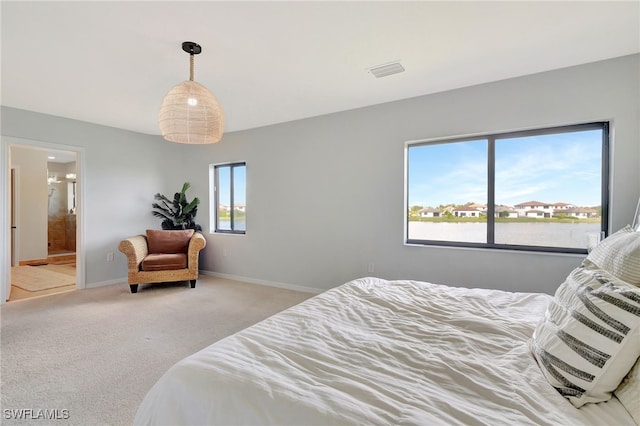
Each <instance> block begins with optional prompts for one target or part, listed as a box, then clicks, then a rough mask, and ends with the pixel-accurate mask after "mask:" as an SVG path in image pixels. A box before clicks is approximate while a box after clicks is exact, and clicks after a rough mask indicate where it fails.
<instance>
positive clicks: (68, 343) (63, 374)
mask: <svg viewBox="0 0 640 426" xmlns="http://www.w3.org/2000/svg"><path fill="white" fill-rule="evenodd" d="M310 296H311V294H309V293H301V292H296V291H291V290H284V289H278V288H272V287H266V286H260V285H253V284H246V283H241V282H236V281H231V280H224V279H220V278H213V277H205V276H201V277H200V279H199V280H198V284H197V286H196V288H195V289H191V288H189V286H188V284H187V283H177V284H161V285H151V286H149V285H147V286H144V285H141V286H140V290H139V291H138V293H137V294H131V293H130V292H129V286H128V285H126V284H124V283H123V284H117V285H110V286H105V287H99V288H95V289H86V290H77V291H72V292H69V293H62V294H56V295H52V296H46V297H40V298H35V299H28V300H24V301H16V302H9V303H7V304H5V305H3V306H2V308H1V320H2V321H1V322H2V328H1V345H0V349H1V351H0V360H1V364H2V365H1V367H2V368H1V376H0V377H1V379H2V388H1V389H0V393H1V394H2V409H3V413H5V412H6V410H18V409H34V410H36V409H42V410H44V409H49V410H52V409H58V410H60V412H62V410H68V417H69V418H68V419H67V420H55V421H51V422H47V421H41V420H40V421H39V420H31V421H25V420H14V419H7V418H6V417H5V416H4V415H3V419H2V424H3V425H24V424H61V425H130V424H131V423H132V421H133V417H134V415H135V412H136V410H137V408H138V405H139V404H140V402H141V401H142V398H143V397H144V395H145V394H146V392H147V391H148V390H149V388H151V386H152V385H153V384H154V383H155V382H156V381H157V380H158V378H160V376H161V375H162V374H163V373H164V372H165V371H166V370H167V369H168V368H169V367H170V366H171V365H173V364H174V363H175V362H177V361H179V360H180V359H182V358H184V357H185V356H188V355H190V354H192V353H193V352H196V351H197V350H200V349H202V348H204V347H206V346H208V345H209V344H211V343H213V342H215V341H216V340H219V339H221V338H223V337H225V336H228V335H230V334H232V333H235V332H236V331H239V330H241V329H243V328H245V327H247V326H249V325H251V324H254V323H256V322H258V321H260V320H262V319H264V318H266V317H268V316H270V315H272V314H274V313H276V312H279V311H281V310H283V309H286V308H288V307H289V306H292V305H294V304H297V303H299V302H301V301H302V300H304V299H306V298H308V297H310Z"/></svg>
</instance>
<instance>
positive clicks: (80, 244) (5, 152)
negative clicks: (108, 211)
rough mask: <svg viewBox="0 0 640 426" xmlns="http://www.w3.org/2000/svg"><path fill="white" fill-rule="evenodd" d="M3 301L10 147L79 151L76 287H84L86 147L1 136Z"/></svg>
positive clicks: (7, 287)
mask: <svg viewBox="0 0 640 426" xmlns="http://www.w3.org/2000/svg"><path fill="white" fill-rule="evenodd" d="M0 142H1V143H0V159H2V161H1V162H0V226H3V227H4V228H3V232H0V283H4V285H0V304H3V303H6V301H7V299H8V298H9V295H10V292H11V232H6V231H5V230H10V229H11V223H10V222H11V211H10V209H11V200H10V198H9V197H10V192H11V191H10V186H11V147H12V146H18V147H27V148H35V149H41V150H48V149H53V150H58V151H70V152H73V153H75V154H76V174H77V180H76V289H82V288H85V285H86V283H85V276H86V271H85V263H86V259H85V252H86V250H85V235H86V232H85V217H84V212H85V198H86V197H85V180H86V178H85V176H86V173H85V148H83V147H78V146H73V145H62V144H55V143H49V142H43V141H37V140H31V139H22V138H16V137H11V136H1V141H0Z"/></svg>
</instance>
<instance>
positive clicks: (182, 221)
mask: <svg viewBox="0 0 640 426" xmlns="http://www.w3.org/2000/svg"><path fill="white" fill-rule="evenodd" d="M190 186H191V184H190V183H189V182H185V183H184V185H182V190H181V191H180V192H176V193H175V194H174V196H173V200H170V199H169V198H167V197H165V196H164V195H162V194H160V193H157V194H156V195H154V197H153V198H155V199H156V200H157V202H155V203H153V204H152V206H153V208H154V209H155V210H153V211H152V212H151V214H153V215H154V216H155V217H159V218H160V219H162V224H161V225H162V229H194V230H196V231H202V227H201V226H200V225H198V224H197V223H196V222H195V217H196V214H197V213H198V204H200V199H198V197H195V198H194V199H193V200H191V201H190V202H189V201H187V196H186V192H187V190H188V189H189V187H190Z"/></svg>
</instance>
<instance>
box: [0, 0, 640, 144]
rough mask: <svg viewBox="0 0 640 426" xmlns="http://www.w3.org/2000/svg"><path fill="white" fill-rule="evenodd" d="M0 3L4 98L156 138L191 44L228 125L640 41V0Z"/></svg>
mask: <svg viewBox="0 0 640 426" xmlns="http://www.w3.org/2000/svg"><path fill="white" fill-rule="evenodd" d="M0 4H1V19H2V27H1V36H2V51H1V54H2V92H1V94H2V98H1V101H2V105H5V106H10V107H15V108H21V109H26V110H31V111H36V112H42V113H47V114H52V115H57V116H62V117H68V118H73V119H78V120H83V121H88V122H93V123H99V124H103V125H107V126H114V127H119V128H124V129H129V130H133V131H138V132H142V133H148V134H159V133H160V131H159V129H158V122H157V120H158V109H159V106H160V102H161V101H162V97H163V96H164V94H165V93H166V92H168V91H169V89H170V88H171V87H172V86H173V85H175V84H178V83H179V82H181V81H184V80H187V79H188V77H189V55H188V54H187V53H185V52H183V51H182V49H181V43H182V42H183V41H186V40H189V41H195V42H197V43H199V44H200V45H201V46H202V50H203V51H202V54H200V55H197V56H196V57H195V80H196V81H198V82H200V83H202V84H204V85H205V86H207V87H208V88H209V89H210V90H211V91H212V92H213V93H214V94H215V95H216V96H217V97H218V99H219V101H220V103H221V104H222V106H223V108H224V110H225V115H226V131H227V132H229V131H236V130H243V129H249V128H254V127H260V126H265V125H270V124H275V123H280V122H285V121H291V120H296V119H301V118H306V117H312V116H317V115H322V114H328V113H332V112H337V111H344V110H349V109H353V108H358V107H363V106H368V105H373V104H378V103H382V102H388V101H393V100H398V99H404V98H409V97H414V96H419V95H424V94H428V93H435V92H441V91H445V90H450V89H454V88H459V87H465V86H469V85H474V84H479V83H485V82H490V81H496V80H501V79H505V78H510V77H515V76H521V75H526V74H532V73H537V72H541V71H546V70H551V69H556V68H562V67H567V66H572V65H577V64H582V63H587V62H593V61H598V60H602V59H607V58H612V57H617V56H623V55H628V54H633V53H637V52H639V51H640V2H638V1H627V2H612V1H602V2H597V1H587V2H578V1H568V2H560V1H538V2H522V1H510V2H504V1H503V2H482V1H471V2H460V1H445V2H436V1H422V2H420V1H416V2H402V1H390V2H379V1H374V2H367V1H355V2H343V1H323V2H308V1H290V2H272V1H259V2H244V1H242V2H215V1H211V2H204V1H200V2H185V1H174V2H153V1H140V2H131V1H108V2H95V1H83V2H74V1H68V2H55V1H45V2H31V1H17V2H11V1H6V0H3V1H2V2H1V3H0ZM396 60H399V61H400V62H401V63H402V65H403V66H404V68H405V69H406V71H405V72H403V73H401V74H395V75H391V76H388V77H384V78H379V79H376V78H374V77H373V75H371V74H370V73H369V72H368V69H369V68H370V67H373V66H376V65H380V64H384V63H389V62H392V61H396Z"/></svg>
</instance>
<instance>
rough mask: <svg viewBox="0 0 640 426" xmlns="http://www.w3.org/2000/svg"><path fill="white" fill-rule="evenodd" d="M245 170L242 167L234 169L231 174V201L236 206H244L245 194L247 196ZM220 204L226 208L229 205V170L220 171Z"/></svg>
mask: <svg viewBox="0 0 640 426" xmlns="http://www.w3.org/2000/svg"><path fill="white" fill-rule="evenodd" d="M246 170H247V168H246V166H244V167H235V168H234V174H233V189H234V197H233V201H234V203H235V204H236V205H238V204H244V205H246V194H247V189H246V188H247V171H246ZM219 174H220V204H224V205H226V206H228V205H230V201H229V200H230V199H231V198H230V194H231V193H230V191H229V190H230V181H229V177H230V174H229V168H222V169H220V173H219Z"/></svg>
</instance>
